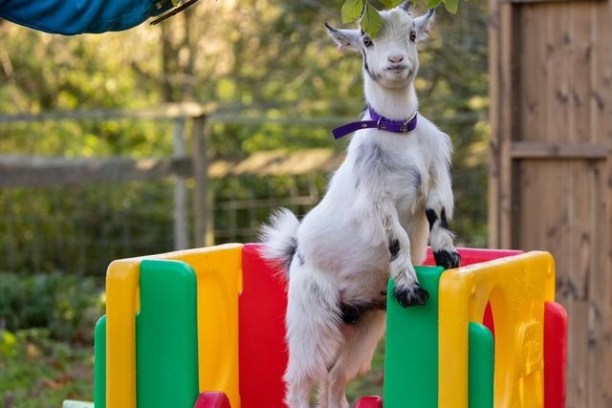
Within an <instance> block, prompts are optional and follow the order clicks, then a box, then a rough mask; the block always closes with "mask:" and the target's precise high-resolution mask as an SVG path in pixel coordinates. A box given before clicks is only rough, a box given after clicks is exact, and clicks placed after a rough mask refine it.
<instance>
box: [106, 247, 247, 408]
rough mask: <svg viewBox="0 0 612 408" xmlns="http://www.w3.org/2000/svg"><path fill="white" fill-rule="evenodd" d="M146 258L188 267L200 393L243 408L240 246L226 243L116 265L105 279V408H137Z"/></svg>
mask: <svg viewBox="0 0 612 408" xmlns="http://www.w3.org/2000/svg"><path fill="white" fill-rule="evenodd" d="M142 259H166V260H176V261H182V262H185V263H187V264H189V265H191V267H192V268H193V269H194V271H195V272H196V276H197V285H198V295H197V296H198V300H197V302H198V360H199V361H198V365H199V389H200V391H223V392H225V394H226V395H227V396H228V398H229V399H230V402H231V406H232V408H240V394H239V388H238V294H239V293H240V291H241V290H242V245H241V244H227V245H219V246H215V247H210V248H198V249H192V250H185V251H176V252H169V253H165V254H159V255H153V256H147V257H142V258H131V259H122V260H118V261H114V262H113V263H111V265H110V266H109V268H108V271H107V275H106V315H107V333H106V341H107V372H106V377H107V388H106V398H107V406H109V407H121V408H136V332H135V330H136V319H135V317H136V314H137V313H138V310H139V303H140V302H139V294H138V290H139V289H138V282H139V267H140V261H141V260H142Z"/></svg>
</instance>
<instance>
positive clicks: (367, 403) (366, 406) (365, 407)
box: [355, 395, 383, 408]
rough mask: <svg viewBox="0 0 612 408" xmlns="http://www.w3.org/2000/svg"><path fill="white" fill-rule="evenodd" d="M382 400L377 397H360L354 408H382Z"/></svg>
mask: <svg viewBox="0 0 612 408" xmlns="http://www.w3.org/2000/svg"><path fill="white" fill-rule="evenodd" d="M382 407H383V399H382V398H381V397H379V396H377V395H371V396H369V397H362V398H360V399H359V400H358V401H357V404H355V408H382Z"/></svg>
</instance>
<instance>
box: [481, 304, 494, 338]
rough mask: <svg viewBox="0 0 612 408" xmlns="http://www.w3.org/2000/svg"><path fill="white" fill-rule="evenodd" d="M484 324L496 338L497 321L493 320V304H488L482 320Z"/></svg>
mask: <svg viewBox="0 0 612 408" xmlns="http://www.w3.org/2000/svg"><path fill="white" fill-rule="evenodd" d="M482 323H483V324H484V325H485V327H486V328H487V329H489V331H490V332H491V334H492V335H493V338H495V321H494V320H493V310H492V309H491V302H489V303H487V308H486V309H485V312H484V317H483V318H482Z"/></svg>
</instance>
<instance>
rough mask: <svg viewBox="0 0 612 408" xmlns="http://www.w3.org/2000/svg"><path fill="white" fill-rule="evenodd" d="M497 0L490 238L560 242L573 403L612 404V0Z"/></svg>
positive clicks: (596, 407) (553, 248) (533, 245)
mask: <svg viewBox="0 0 612 408" xmlns="http://www.w3.org/2000/svg"><path fill="white" fill-rule="evenodd" d="M491 9H492V18H491V22H492V24H491V29H490V33H491V40H490V44H491V54H490V65H491V68H490V74H491V99H492V109H491V122H492V140H491V147H492V149H491V171H490V178H489V180H490V206H489V210H490V216H489V217H490V218H489V220H490V244H491V246H494V247H502V248H504V247H511V248H517V249H525V250H530V249H542V250H548V251H550V252H552V253H553V255H554V256H555V260H556V263H557V270H558V277H557V290H558V291H557V298H558V300H559V301H560V302H561V303H562V304H563V305H564V306H565V307H566V309H567V311H568V314H569V331H570V333H569V355H568V366H569V373H568V399H567V406H568V407H569V408H604V407H612V385H611V384H612V276H611V275H612V48H611V47H612V1H610V0H607V1H602V0H569V1H568V0H560V1H541V0H537V1H536V0H521V1H505V0H491Z"/></svg>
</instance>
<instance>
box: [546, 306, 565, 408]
mask: <svg viewBox="0 0 612 408" xmlns="http://www.w3.org/2000/svg"><path fill="white" fill-rule="evenodd" d="M566 370H567V313H566V312H565V309H563V306H561V305H560V304H558V303H555V302H547V303H546V304H545V305H544V407H545V408H565V393H566V377H565V375H566V372H567V371H566Z"/></svg>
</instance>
